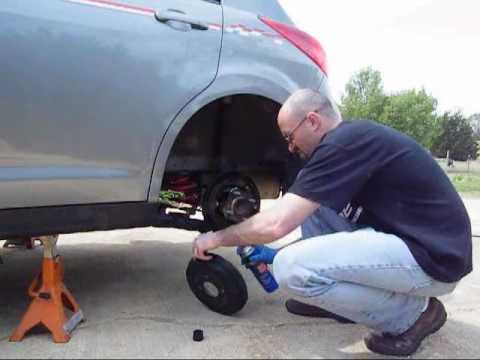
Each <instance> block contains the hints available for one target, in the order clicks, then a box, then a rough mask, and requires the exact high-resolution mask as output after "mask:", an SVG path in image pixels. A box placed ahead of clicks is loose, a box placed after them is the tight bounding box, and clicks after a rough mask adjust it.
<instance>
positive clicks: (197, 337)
mask: <svg viewBox="0 0 480 360" xmlns="http://www.w3.org/2000/svg"><path fill="white" fill-rule="evenodd" d="M202 340H203V330H199V329H197V330H194V331H193V341H202Z"/></svg>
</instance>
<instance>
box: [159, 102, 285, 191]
mask: <svg viewBox="0 0 480 360" xmlns="http://www.w3.org/2000/svg"><path fill="white" fill-rule="evenodd" d="M280 107H281V105H280V104H278V103H277V102H275V101H272V100H270V99H268V98H265V97H261V96H256V95H247V94H245V95H233V96H227V97H223V98H221V99H218V100H216V101H214V102H212V103H210V104H208V105H206V106H205V107H203V108H202V109H201V110H199V111H198V112H197V113H196V114H195V115H194V116H192V117H191V118H190V120H189V121H188V122H187V123H186V124H185V126H184V127H183V128H182V130H181V131H180V133H179V134H178V136H177V138H176V140H175V143H174V145H173V147H172V149H171V151H170V154H169V157H168V160H167V163H166V168H165V176H164V180H163V184H162V189H166V188H168V187H169V184H168V181H169V180H168V179H169V178H170V177H169V175H174V174H183V175H189V174H190V175H196V176H197V181H199V182H200V183H201V184H202V185H203V186H208V183H209V182H210V181H213V179H214V178H215V177H217V176H219V175H221V174H225V173H240V174H243V175H245V176H248V177H250V178H252V179H253V180H254V181H255V184H256V185H257V187H258V190H259V192H260V196H261V198H276V197H278V195H279V193H280V192H281V191H284V190H285V188H286V187H288V185H289V183H291V178H292V176H293V175H294V173H295V171H294V169H295V160H294V159H292V156H291V155H289V153H288V148H287V145H286V143H285V141H284V140H283V138H282V135H281V133H280V130H279V128H278V126H277V115H278V111H279V110H280ZM292 164H293V166H292ZM292 170H293V171H292Z"/></svg>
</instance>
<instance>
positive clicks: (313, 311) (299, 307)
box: [285, 299, 355, 324]
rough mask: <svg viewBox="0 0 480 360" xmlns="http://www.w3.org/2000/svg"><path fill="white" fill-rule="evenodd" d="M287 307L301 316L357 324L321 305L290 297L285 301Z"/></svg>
mask: <svg viewBox="0 0 480 360" xmlns="http://www.w3.org/2000/svg"><path fill="white" fill-rule="evenodd" d="M285 307H286V308H287V311H288V312H289V313H292V314H295V315H300V316H308V317H316V318H329V319H335V320H337V321H338V322H340V323H342V324H355V322H354V321H352V320H349V319H347V318H344V317H342V316H339V315H337V314H334V313H331V312H330V311H327V310H324V309H322V308H320V307H317V306H313V305H308V304H305V303H302V302H300V301H297V300H294V299H289V300H287V302H286V303H285Z"/></svg>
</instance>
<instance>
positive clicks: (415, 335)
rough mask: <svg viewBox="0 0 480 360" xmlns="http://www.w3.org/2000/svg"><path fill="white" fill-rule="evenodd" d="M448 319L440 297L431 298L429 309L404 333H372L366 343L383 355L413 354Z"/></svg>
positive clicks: (372, 349)
mask: <svg viewBox="0 0 480 360" xmlns="http://www.w3.org/2000/svg"><path fill="white" fill-rule="evenodd" d="M446 321H447V313H446V311H445V308H444V306H443V304H442V303H441V302H440V301H439V300H438V299H436V298H431V299H430V302H429V304H428V307H427V310H425V312H423V314H422V315H420V317H419V318H418V320H417V321H416V322H415V324H413V325H412V327H410V329H408V330H407V331H405V332H404V333H403V334H400V335H397V336H392V335H389V334H383V335H377V334H373V333H372V334H369V335H368V336H367V337H366V338H365V345H366V346H367V348H368V349H369V350H370V351H373V352H376V353H379V354H382V355H393V356H408V355H412V354H413V353H414V352H415V351H417V349H418V347H419V346H420V344H421V343H422V340H423V339H425V338H426V337H427V336H428V335H431V334H433V333H435V332H437V331H438V330H440V328H441V327H442V326H443V325H444V324H445V322H446Z"/></svg>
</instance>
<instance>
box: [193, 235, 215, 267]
mask: <svg viewBox="0 0 480 360" xmlns="http://www.w3.org/2000/svg"><path fill="white" fill-rule="evenodd" d="M220 245H221V239H220V236H218V233H216V232H213V231H209V232H208V233H205V234H200V235H199V236H197V237H196V238H195V240H193V244H192V253H193V257H194V258H195V259H200V260H211V259H212V257H211V256H208V255H206V254H205V252H206V251H209V250H214V249H216V248H218V247H220Z"/></svg>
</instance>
